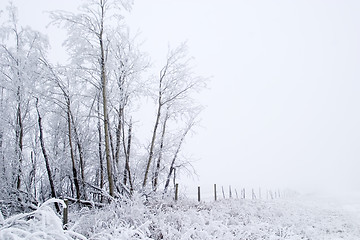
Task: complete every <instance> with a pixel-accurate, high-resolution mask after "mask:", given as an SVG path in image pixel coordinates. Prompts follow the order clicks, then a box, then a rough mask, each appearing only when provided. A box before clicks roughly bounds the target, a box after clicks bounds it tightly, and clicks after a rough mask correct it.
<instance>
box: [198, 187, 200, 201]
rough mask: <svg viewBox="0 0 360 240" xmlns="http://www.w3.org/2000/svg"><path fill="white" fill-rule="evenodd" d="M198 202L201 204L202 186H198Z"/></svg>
mask: <svg viewBox="0 0 360 240" xmlns="http://www.w3.org/2000/svg"><path fill="white" fill-rule="evenodd" d="M198 202H200V186H198Z"/></svg>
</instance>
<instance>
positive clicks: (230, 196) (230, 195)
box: [229, 186, 232, 198]
mask: <svg viewBox="0 0 360 240" xmlns="http://www.w3.org/2000/svg"><path fill="white" fill-rule="evenodd" d="M229 198H232V192H231V186H229Z"/></svg>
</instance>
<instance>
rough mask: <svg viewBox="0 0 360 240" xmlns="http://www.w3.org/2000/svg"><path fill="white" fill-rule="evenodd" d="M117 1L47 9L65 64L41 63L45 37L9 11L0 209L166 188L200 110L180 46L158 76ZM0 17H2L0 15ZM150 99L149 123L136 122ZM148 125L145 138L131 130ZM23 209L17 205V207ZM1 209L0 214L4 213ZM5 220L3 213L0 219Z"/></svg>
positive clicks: (2, 53)
mask: <svg viewBox="0 0 360 240" xmlns="http://www.w3.org/2000/svg"><path fill="white" fill-rule="evenodd" d="M131 6H132V4H131V2H130V1H125V0H87V1H85V3H84V5H82V6H81V8H79V12H78V13H69V12H62V11H56V12H52V13H51V19H52V23H51V24H54V25H57V26H58V27H61V28H64V29H66V31H67V39H66V41H65V43H64V44H65V46H66V49H67V52H68V54H69V56H70V60H69V62H68V63H67V64H63V65H54V64H53V63H52V62H51V61H49V59H48V51H49V50H50V49H49V44H48V41H47V37H46V36H44V35H43V34H42V33H40V32H37V31H34V30H32V29H31V28H29V27H23V26H20V25H19V22H18V16H17V10H16V8H15V7H14V6H12V5H10V6H9V7H8V8H7V11H6V12H7V13H8V17H6V19H5V20H4V21H3V22H2V24H1V30H0V33H1V36H0V37H1V46H0V58H1V59H0V62H1V65H0V94H1V95H0V116H1V117H0V121H1V123H0V158H1V159H0V161H1V164H0V165H1V172H0V177H1V180H2V184H1V188H3V189H1V192H2V194H1V195H2V196H1V199H3V200H2V202H1V203H2V204H4V203H7V204H8V205H7V206H8V209H11V208H10V207H9V204H10V203H14V201H13V200H14V196H15V197H16V200H17V201H16V202H17V204H23V207H28V206H29V203H36V202H38V201H44V200H45V199H47V198H49V197H65V196H66V197H70V198H71V197H72V198H74V199H75V200H76V201H80V200H82V201H84V200H92V201H104V198H109V199H111V198H113V197H119V196H122V195H127V196H131V195H132V194H133V192H134V191H140V192H142V193H143V194H146V195H148V194H150V193H152V192H159V191H161V192H165V193H166V192H167V191H168V189H169V186H170V183H171V179H175V176H176V175H175V174H176V173H175V172H176V169H179V168H180V167H184V166H185V163H186V161H184V159H182V158H181V157H180V156H181V155H180V152H181V148H182V145H183V143H184V139H185V138H186V136H187V135H188V134H189V132H190V131H191V129H192V128H193V126H194V124H196V121H197V117H198V114H199V113H200V111H201V106H200V105H198V104H196V102H195V101H194V99H193V97H192V96H194V93H196V92H198V91H200V90H201V89H203V88H204V87H205V82H204V79H203V78H201V77H198V76H195V75H194V74H193V72H192V69H191V61H190V58H189V57H188V56H187V50H186V45H185V44H183V45H181V46H179V47H178V48H176V49H173V50H169V52H168V55H167V58H166V61H165V63H164V65H163V67H162V68H161V69H160V70H159V71H158V74H157V75H155V76H153V77H151V78H148V77H146V76H147V75H148V73H149V72H151V71H152V68H151V67H150V66H151V64H150V61H149V58H148V57H147V56H146V54H144V53H143V52H141V51H140V50H139V47H138V45H137V44H136V41H135V39H134V38H132V37H131V36H130V34H129V31H128V29H127V27H126V26H125V25H124V23H123V22H124V21H123V18H122V15H121V11H124V10H130V8H131ZM3 17H4V16H3ZM147 99H153V100H154V101H153V104H146V106H153V108H154V112H155V115H154V119H144V118H141V117H140V118H139V117H138V118H139V119H134V117H136V116H141V115H140V114H138V113H139V111H140V112H141V111H142V110H141V109H142V104H141V103H144V102H145V101H146V100H147ZM148 121H151V122H154V123H153V126H152V129H151V130H149V133H150V132H151V136H150V137H148V136H142V135H140V134H137V133H136V131H135V130H136V126H141V125H142V123H143V122H148ZM25 205H26V206H25ZM9 211H10V210H9ZM5 214H6V213H5Z"/></svg>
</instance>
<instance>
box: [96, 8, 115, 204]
mask: <svg viewBox="0 0 360 240" xmlns="http://www.w3.org/2000/svg"><path fill="white" fill-rule="evenodd" d="M100 7H101V20H100V21H101V26H100V34H99V44H100V52H101V58H100V68H101V87H102V97H103V115H104V116H103V117H104V134H105V157H106V167H107V175H108V182H109V194H110V196H112V197H113V196H114V181H113V177H112V164H111V159H110V146H109V145H110V143H109V122H108V114H107V96H106V85H107V83H106V70H105V49H104V42H103V31H104V17H105V16H104V10H105V9H104V7H105V6H104V3H103V2H101V6H100Z"/></svg>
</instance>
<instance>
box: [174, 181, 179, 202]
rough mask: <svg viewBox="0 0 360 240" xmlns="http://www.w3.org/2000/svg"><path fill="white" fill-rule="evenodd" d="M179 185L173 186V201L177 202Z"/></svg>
mask: <svg viewBox="0 0 360 240" xmlns="http://www.w3.org/2000/svg"><path fill="white" fill-rule="evenodd" d="M178 193H179V184H178V183H177V184H175V201H177V200H178Z"/></svg>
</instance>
